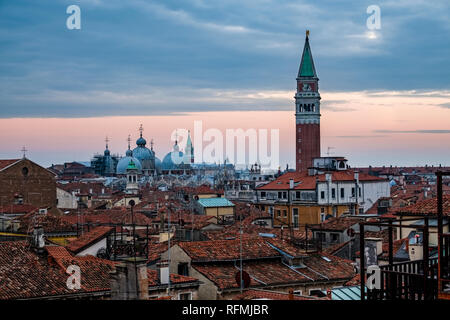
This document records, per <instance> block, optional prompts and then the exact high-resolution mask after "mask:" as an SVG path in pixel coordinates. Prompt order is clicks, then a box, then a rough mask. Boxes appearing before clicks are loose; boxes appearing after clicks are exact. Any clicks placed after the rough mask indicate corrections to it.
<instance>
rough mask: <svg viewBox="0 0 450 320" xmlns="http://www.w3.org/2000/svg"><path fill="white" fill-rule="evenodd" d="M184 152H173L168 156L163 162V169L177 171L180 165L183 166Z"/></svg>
mask: <svg viewBox="0 0 450 320" xmlns="http://www.w3.org/2000/svg"><path fill="white" fill-rule="evenodd" d="M183 160H184V157H183V152H181V151H172V152H169V153H168V154H166V156H165V157H164V159H163V161H162V169H165V170H170V169H176V168H177V167H178V166H179V165H182V164H183Z"/></svg>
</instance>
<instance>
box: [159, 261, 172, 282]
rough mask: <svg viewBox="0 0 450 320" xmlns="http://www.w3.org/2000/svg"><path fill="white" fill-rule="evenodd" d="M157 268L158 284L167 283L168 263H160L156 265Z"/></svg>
mask: <svg viewBox="0 0 450 320" xmlns="http://www.w3.org/2000/svg"><path fill="white" fill-rule="evenodd" d="M157 268H158V279H159V283H160V284H168V283H169V263H168V262H167V261H164V262H160V263H158V264H157Z"/></svg>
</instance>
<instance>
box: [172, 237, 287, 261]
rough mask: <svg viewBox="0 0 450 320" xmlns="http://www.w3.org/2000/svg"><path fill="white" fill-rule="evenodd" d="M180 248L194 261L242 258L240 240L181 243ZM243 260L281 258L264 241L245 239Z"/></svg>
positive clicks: (243, 241) (243, 242)
mask: <svg viewBox="0 0 450 320" xmlns="http://www.w3.org/2000/svg"><path fill="white" fill-rule="evenodd" d="M179 246H180V247H181V248H182V249H183V250H184V251H185V252H186V253H187V254H188V255H189V256H190V257H191V259H192V260H193V261H230V260H236V259H239V257H240V240H239V239H237V240H215V241H192V242H181V243H180V244H179ZM242 252H243V254H242V256H243V259H245V260H248V259H262V258H269V257H279V256H280V253H278V252H277V251H276V250H275V249H273V248H272V247H271V246H270V245H268V243H267V242H266V241H265V240H264V239H243V240H242Z"/></svg>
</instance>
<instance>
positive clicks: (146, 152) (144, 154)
mask: <svg viewBox="0 0 450 320" xmlns="http://www.w3.org/2000/svg"><path fill="white" fill-rule="evenodd" d="M133 156H134V157H135V158H137V159H139V160H140V161H144V160H152V159H153V158H154V157H155V154H154V153H153V151H152V150H150V149H148V148H146V147H141V146H138V147H136V148H134V149H133Z"/></svg>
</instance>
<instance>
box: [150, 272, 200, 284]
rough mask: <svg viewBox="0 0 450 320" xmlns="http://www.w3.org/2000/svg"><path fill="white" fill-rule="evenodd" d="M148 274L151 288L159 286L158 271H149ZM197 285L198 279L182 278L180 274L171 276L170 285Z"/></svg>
mask: <svg viewBox="0 0 450 320" xmlns="http://www.w3.org/2000/svg"><path fill="white" fill-rule="evenodd" d="M147 274H148V285H149V286H157V285H160V284H159V280H158V271H156V270H151V269H147ZM191 282H192V283H195V282H199V280H198V279H196V278H193V277H188V276H182V275H180V274H173V273H171V274H170V283H172V284H180V283H191Z"/></svg>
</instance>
